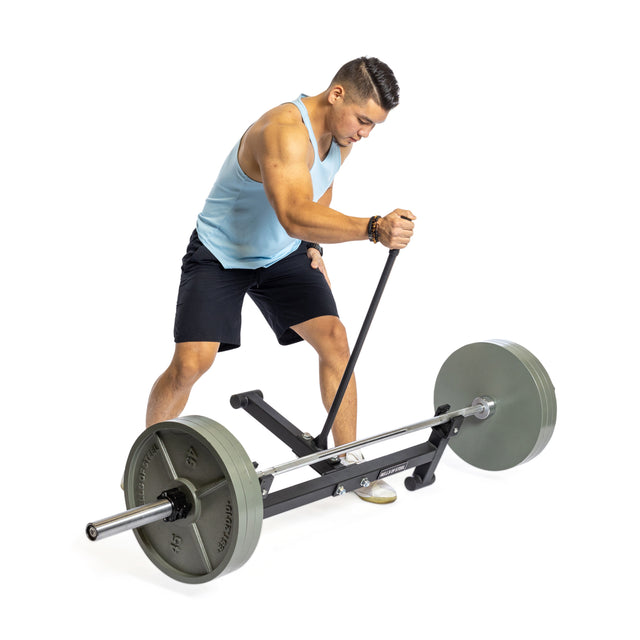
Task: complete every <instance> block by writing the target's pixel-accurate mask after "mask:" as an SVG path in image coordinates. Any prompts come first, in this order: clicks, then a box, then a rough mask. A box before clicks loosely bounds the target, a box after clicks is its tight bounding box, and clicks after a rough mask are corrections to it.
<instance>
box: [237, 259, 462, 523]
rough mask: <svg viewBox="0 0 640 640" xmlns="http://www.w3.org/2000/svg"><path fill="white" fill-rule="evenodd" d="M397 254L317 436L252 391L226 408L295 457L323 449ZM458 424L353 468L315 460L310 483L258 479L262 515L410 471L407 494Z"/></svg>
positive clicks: (429, 471)
mask: <svg viewBox="0 0 640 640" xmlns="http://www.w3.org/2000/svg"><path fill="white" fill-rule="evenodd" d="M397 256H398V250H397V249H393V250H391V251H389V256H388V258H387V262H386V264H385V267H384V270H383V272H382V275H381V276H380V281H379V282H378V286H377V288H376V291H375V293H374V296H373V299H372V301H371V304H370V306H369V310H368V312H367V315H366V316H365V319H364V322H363V325H362V328H361V329H360V334H359V335H358V339H357V341H356V344H355V347H354V349H353V351H352V353H351V356H350V358H349V362H348V363H347V366H346V368H345V371H344V374H343V376H342V380H341V381H340V385H339V387H338V390H337V392H336V395H335V398H334V400H333V403H332V405H331V407H330V409H329V412H328V414H327V419H326V422H325V424H324V426H323V428H322V431H321V432H320V434H319V435H318V436H317V437H316V438H313V437H312V436H311V435H310V434H309V433H305V432H302V431H301V430H300V429H298V428H297V427H296V426H295V425H294V424H292V423H291V422H289V420H287V419H286V418H285V417H284V416H282V415H281V414H280V413H278V412H277V411H276V410H275V409H274V408H273V407H271V406H270V405H269V404H267V403H266V402H265V400H264V396H263V394H262V392H261V391H259V390H257V389H256V390H254V391H247V392H245V393H239V394H236V395H234V396H232V397H231V406H232V407H233V408H234V409H240V408H242V409H244V410H245V411H246V412H247V413H249V415H251V416H253V417H254V418H255V419H256V420H257V421H258V422H260V423H261V424H262V425H263V426H265V427H266V428H267V429H269V431H271V433H273V434H274V435H275V436H276V437H278V438H279V439H280V440H282V442H284V443H285V444H286V445H288V446H289V447H291V450H292V451H293V452H294V453H295V455H297V456H298V457H299V458H301V457H303V456H307V455H309V454H312V453H317V452H319V451H325V450H327V439H328V435H329V432H330V431H331V427H332V426H333V422H334V420H335V417H336V415H337V413H338V409H339V408H340V404H341V402H342V398H343V397H344V394H345V392H346V389H347V386H348V385H349V381H350V380H351V376H352V375H353V371H354V368H355V364H356V360H357V359H358V356H359V354H360V350H361V349H362V345H363V343H364V340H365V338H366V336H367V333H368V331H369V327H370V326H371V322H372V320H373V316H374V314H375V312H376V309H377V307H378V303H379V302H380V298H381V297H382V292H383V291H384V288H385V285H386V283H387V280H388V279H389V274H390V273H391V269H392V267H393V264H394V262H395V259H396V257H397ZM449 408H450V407H449V405H443V406H441V407H438V409H437V411H436V415H442V414H443V413H446V412H447V411H448V410H449ZM463 420H464V418H462V417H460V416H458V417H455V418H453V419H452V420H450V421H448V422H446V423H444V424H441V425H439V426H437V427H432V429H431V435H430V436H429V439H428V440H427V441H426V442H424V443H422V444H419V445H416V446H413V447H409V448H407V449H402V450H401V451H396V452H395V453H391V454H388V455H385V456H381V457H380V458H376V459H374V460H366V461H364V462H361V463H359V464H352V465H343V464H340V461H339V460H323V461H319V462H316V463H314V464H311V465H309V466H310V467H311V468H312V469H314V470H315V471H316V472H317V473H318V474H320V477H319V478H314V479H313V480H309V481H307V482H302V483H299V484H297V485H294V486H291V487H287V488H285V489H282V490H280V491H276V492H274V493H269V492H270V489H271V485H272V483H273V476H272V475H265V476H262V477H261V478H260V485H261V488H262V495H263V498H264V517H265V518H269V517H270V516H274V515H276V514H278V513H283V512H285V511H289V510H290V509H295V508H296V507H300V506H302V505H305V504H309V503H311V502H315V501H316V500H321V499H322V498H327V497H329V496H336V495H342V494H343V493H347V492H349V491H354V490H355V489H358V488H360V487H362V486H366V483H367V482H374V481H375V480H378V479H380V478H385V477H387V476H390V475H392V474H394V473H400V472H402V471H405V470H407V469H412V468H413V469H414V472H413V475H411V476H409V477H407V478H405V487H406V488H407V489H408V490H409V491H415V490H416V489H421V488H423V487H428V486H429V485H430V484H433V482H434V481H435V470H436V467H437V465H438V462H439V461H440V458H441V457H442V454H443V453H444V450H445V448H446V446H447V444H448V443H449V440H450V439H451V438H452V437H453V436H455V435H456V434H457V433H458V431H459V430H460V425H461V424H462V421H463Z"/></svg>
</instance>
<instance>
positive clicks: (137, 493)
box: [124, 416, 263, 583]
mask: <svg viewBox="0 0 640 640" xmlns="http://www.w3.org/2000/svg"><path fill="white" fill-rule="evenodd" d="M174 487H179V488H180V489H181V490H182V491H183V492H184V493H185V494H186V495H187V497H188V499H189V502H191V504H192V505H193V507H192V510H191V512H190V513H189V514H188V516H187V517H186V518H184V519H182V520H176V521H175V522H165V521H160V522H154V523H152V524H148V525H145V526H143V527H139V528H138V529H135V530H134V533H135V536H136V538H137V540H138V542H139V544H140V546H141V547H142V549H143V550H144V552H145V553H146V554H147V556H148V557H149V559H150V560H151V561H152V562H153V563H154V564H155V565H156V566H157V567H158V568H159V569H160V570H161V571H163V572H164V573H166V574H167V575H169V576H170V577H172V578H174V579H176V580H180V581H181V582H190V583H198V582H206V581H208V580H212V579H213V578H216V577H218V576H220V575H222V574H224V573H229V572H230V571H233V570H235V569H238V568H239V567H241V566H242V565H243V564H244V563H245V562H246V561H247V560H248V559H249V558H250V557H251V554H252V553H253V551H254V549H255V547H256V545H257V544H258V539H259V537H260V531H261V528H262V515H263V507H262V493H261V490H260V483H259V481H258V476H257V474H256V472H255V469H254V467H253V464H252V463H251V460H250V459H249V457H248V456H247V454H246V452H245V450H244V449H243V447H242V445H241V444H240V443H239V442H238V440H236V438H235V437H234V436H233V435H232V434H231V433H230V432H229V431H227V430H226V429H225V428H224V427H222V426H221V425H219V424H218V423H217V422H215V421H213V420H210V419H209V418H205V417H203V416H185V417H181V418H177V419H175V420H169V421H167V422H161V423H159V424H157V425H155V426H153V427H151V428H149V429H146V430H145V431H144V432H143V433H142V434H141V435H140V436H139V437H138V439H137V440H136V442H135V443H134V445H133V447H132V448H131V451H130V453H129V458H128V460H127V465H126V467H125V477H124V492H125V501H126V504H127V508H128V509H131V508H133V507H136V506H140V505H142V504H147V503H149V502H154V501H155V500H156V499H157V498H158V496H159V495H160V494H161V493H162V492H163V491H165V490H167V489H171V488H174Z"/></svg>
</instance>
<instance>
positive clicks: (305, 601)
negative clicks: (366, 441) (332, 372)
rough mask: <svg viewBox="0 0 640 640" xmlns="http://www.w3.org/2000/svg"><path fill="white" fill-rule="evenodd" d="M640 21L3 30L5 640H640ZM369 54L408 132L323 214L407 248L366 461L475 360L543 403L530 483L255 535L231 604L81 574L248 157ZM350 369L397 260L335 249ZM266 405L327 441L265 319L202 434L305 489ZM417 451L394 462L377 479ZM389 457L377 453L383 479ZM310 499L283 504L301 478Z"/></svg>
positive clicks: (163, 586) (128, 545)
mask: <svg viewBox="0 0 640 640" xmlns="http://www.w3.org/2000/svg"><path fill="white" fill-rule="evenodd" d="M636 11H637V6H636V3H634V2H622V1H617V0H607V1H606V2H604V1H588V0H583V1H581V2H578V1H575V2H572V1H569V0H553V1H546V0H538V1H536V2H521V1H514V0H511V1H506V0H505V1H497V0H490V1H484V2H480V1H477V2H470V1H462V0H447V1H438V2H429V1H426V2H423V3H416V2H414V1H410V2H409V1H406V0H396V1H395V2H391V3H389V2H384V3H383V2H377V1H375V0H370V1H369V2H365V3H360V2H358V3H356V2H350V1H347V0H343V1H340V2H336V1H333V0H327V1H324V2H318V3H315V4H312V3H309V2H307V3H303V2H298V1H296V2H289V1H275V2H260V3H258V2H238V3H230V2H224V3H223V2H213V1H211V2H189V1H185V2H181V3H176V2H165V1H158V0H156V1H154V2H137V1H135V0H129V1H128V2H120V1H111V2H108V3H107V2H90V1H87V0H85V1H83V2H70V1H64V0H59V1H57V2H29V1H28V0H25V1H22V2H20V3H18V2H7V3H4V4H3V8H2V10H1V11H0V52H1V54H2V61H3V62H2V69H1V71H0V74H1V80H2V85H1V86H2V99H1V101H0V109H1V110H2V117H1V120H0V123H1V124H0V126H1V127H2V139H1V142H0V149H1V150H0V153H1V158H2V160H1V161H2V167H1V171H2V173H1V176H2V192H1V198H2V201H1V203H0V204H1V225H2V230H1V234H0V241H1V243H2V246H1V251H0V260H2V268H1V276H2V298H3V302H2V314H1V322H2V339H3V349H2V365H3V366H2V369H3V384H2V409H3V419H2V424H3V433H4V439H3V445H2V453H3V456H2V458H3V474H2V475H3V477H4V479H5V483H6V484H5V487H4V492H3V495H4V505H3V508H2V510H1V512H2V516H1V517H2V540H3V544H2V549H3V561H2V573H3V578H4V584H5V585H7V586H8V587H9V589H10V591H9V595H8V597H7V596H5V597H4V599H3V600H2V602H1V604H0V606H2V608H3V609H5V612H4V614H3V619H4V620H5V621H6V620H8V619H13V620H17V621H18V625H19V629H20V630H19V632H18V633H14V634H13V636H12V637H27V636H29V637H43V636H44V635H45V634H47V635H49V633H50V632H51V631H53V630H56V631H59V632H60V633H63V634H64V635H65V637H77V636H78V635H80V633H82V634H83V635H88V636H90V637H92V638H114V637H125V638H129V637H135V636H139V635H141V634H144V633H152V634H155V636H156V637H160V638H165V637H166V638H168V637H175V636H176V635H177V634H199V635H200V636H201V637H212V638H213V637H218V636H220V635H221V634H224V635H228V634H230V633H241V632H243V631H244V630H246V631H247V633H251V634H253V635H257V634H261V637H267V638H272V637H283V638H298V637H303V636H306V637H312V638H316V637H318V638H320V637H325V636H326V635H327V634H329V633H331V634H339V635H343V634H344V635H347V634H348V635H350V636H352V635H353V634H358V636H364V635H365V634H367V635H370V634H371V633H372V632H375V635H376V637H389V636H392V635H393V636H397V635H398V634H401V633H411V634H412V635H416V634H420V635H424V636H425V637H433V638H467V637H473V638H539V637H560V636H561V635H562V636H565V637H578V636H584V635H586V634H587V633H589V634H592V635H593V636H594V637H596V636H603V635H604V634H605V633H606V634H607V637H611V638H637V637H638V633H639V631H640V628H639V625H638V620H637V613H634V608H635V606H636V605H637V600H638V578H637V576H638V571H639V570H640V563H639V562H638V551H637V536H638V525H637V524H636V523H635V520H634V519H633V516H634V513H635V512H636V511H637V508H638V498H637V495H638V479H637V473H636V470H635V463H636V459H637V455H638V448H639V446H638V445H639V444H640V442H639V438H638V418H637V407H636V404H637V396H638V374H637V371H638V367H637V361H638V357H639V355H640V354H639V352H638V339H637V324H638V313H637V310H636V309H637V307H636V306H635V298H637V294H638V260H637V257H636V255H637V254H636V246H637V232H636V231H635V230H634V229H635V227H634V218H635V217H636V216H637V215H638V213H639V204H640V202H639V201H640V198H639V189H638V176H639V169H640V166H639V165H640V162H639V153H638V149H639V148H640V130H639V129H640V127H639V122H640V119H639V118H638V114H639V113H640V94H639V84H638V72H639V69H638V66H639V65H638V61H639V60H640V47H639V45H638V29H639V27H640V24H639V20H638V16H637V13H636ZM360 55H374V56H377V57H379V58H381V59H382V60H384V61H386V62H387V63H388V64H389V65H390V66H391V67H392V68H393V69H394V71H395V72H396V75H397V77H398V80H399V83H400V87H401V105H400V106H399V107H398V108H397V109H396V110H395V111H394V112H392V114H391V115H390V116H389V118H388V121H387V122H386V123H385V124H384V125H382V126H380V127H379V128H377V129H376V130H375V131H374V133H373V134H372V136H371V137H370V138H369V139H368V140H366V141H362V142H361V143H359V144H358V145H357V147H356V148H355V149H354V152H353V153H352V154H351V157H350V158H349V160H348V163H347V165H345V167H344V168H343V170H342V171H341V173H340V175H339V176H338V179H337V181H336V187H335V199H334V205H335V207H336V208H337V209H339V210H342V211H344V212H346V213H349V214H351V215H357V216H362V217H369V216H370V215H373V214H374V213H379V214H384V213H386V212H388V211H390V210H392V209H394V208H395V207H403V208H409V209H411V210H413V211H414V213H415V214H416V215H417V216H418V222H417V225H416V234H415V239H414V241H413V242H412V243H411V245H410V247H409V248H408V249H407V250H406V251H404V252H402V253H401V255H400V257H399V259H398V260H397V263H396V267H395V268H394V271H393V273H392V276H391V280H390V282H389V285H388V288H387V291H386V293H385V296H384V297H383V300H382V302H381V306H380V310H379V312H378V315H377V316H376V319H375V321H374V325H373V327H372V330H371V332H370V334H369V338H368V342H367V344H366V345H365V349H364V351H363V354H362V357H361V360H360V362H359V365H358V369H357V377H358V385H359V391H360V395H359V399H360V413H359V416H360V421H359V433H360V435H361V436H363V437H364V436H366V435H373V434H375V433H379V432H381V431H385V430H387V429H391V428H395V427H398V426H403V425H405V424H410V423H413V422H415V421H418V420H422V419H424V418H426V417H429V416H430V415H431V414H432V411H433V406H432V400H431V396H432V388H433V383H434V381H435V377H436V375H437V372H438V370H439V367H440V365H441V363H442V362H443V361H444V360H445V359H446V357H447V356H448V355H449V354H450V353H451V352H453V351H454V350H455V349H457V348H458V347H460V346H462V345H463V344H466V343H468V342H474V341H477V340H482V339H486V338H494V337H499V338H507V339H510V340H514V341H516V342H518V343H520V344H522V345H524V346H525V347H527V348H528V349H530V350H531V351H532V352H533V353H535V354H536V355H537V356H538V358H539V359H540V360H541V361H542V362H543V364H544V365H545V366H546V368H547V370H548V372H549V374H550V375H551V378H552V380H553V381H554V384H555V386H556V390H557V397H558V407H559V410H558V422H557V426H556V430H555V434H554V436H553V438H552V440H551V443H550V444H549V446H548V447H547V449H546V450H545V451H544V452H543V454H542V455H540V456H539V457H537V458H536V459H535V460H533V461H531V462H530V463H528V464H526V465H523V466H520V467H517V468H516V469H513V470H511V471H507V472H503V473H499V474H495V473H487V472H482V471H478V470H475V469H473V468H471V467H469V466H468V465H466V464H465V463H463V462H462V461H460V460H458V459H457V458H456V456H455V455H454V454H453V452H447V454H446V455H445V457H444V459H443V461H442V463H441V466H440V468H439V472H438V474H437V475H438V480H437V482H436V483H435V484H434V485H433V486H432V487H431V488H429V489H426V490H424V491H419V492H416V493H408V492H406V491H405V490H404V488H403V486H402V481H403V476H402V475H398V476H394V477H393V478H392V479H391V482H392V484H393V485H394V486H395V487H396V489H397V490H398V492H399V499H398V501H397V502H396V503H395V504H394V505H391V506H388V507H376V506H372V505H369V504H365V503H363V502H361V501H359V500H358V499H357V498H356V497H355V496H353V495H348V496H346V497H344V498H341V499H329V500H325V501H323V502H320V503H316V504H314V505H310V506H308V507H305V508H301V509H298V510H295V511H293V512H290V513H288V514H283V515H280V516H277V517H275V518H272V519H269V520H267V521H265V523H264V527H263V533H262V536H261V539H260V543H259V544H258V547H257V549H256V552H255V553H254V555H253V556H252V558H251V559H250V560H249V562H248V563H247V564H246V565H245V566H244V567H243V568H242V569H240V570H239V571H237V572H235V573H233V574H230V575H228V576H225V577H223V578H222V579H220V580H216V581H213V582H210V583H207V584H205V585H200V586H190V585H184V584H180V583H177V582H175V581H172V580H170V579H169V578H167V577H165V576H164V574H162V573H160V572H159V571H158V570H157V569H156V568H155V567H154V566H153V565H152V564H151V563H150V562H149V561H148V560H147V559H146V557H145V556H144V554H143V552H142V551H141V549H140V548H139V547H138V545H137V543H136V541H135V539H134V537H133V535H132V534H124V535H122V536H119V537H116V538H111V539H109V540H106V541H104V542H103V543H100V544H90V543H89V542H88V541H87V540H86V539H85V538H84V525H85V523H86V522H87V521H89V520H91V519H95V518H100V517H103V516H107V515H110V514H112V513H115V512H117V511H120V510H121V508H122V507H123V500H122V495H121V491H120V489H119V486H118V485H119V481H120V477H121V474H122V470H123V467H124V463H125V459H126V456H127V453H128V451H129V448H130V446H131V444H132V443H133V441H134V440H135V438H136V437H137V435H138V433H139V432H140V431H141V429H142V426H143V419H144V411H145V406H146V399H147V395H148V392H149V389H150V387H151V384H152V383H153V381H154V380H155V378H156V377H157V376H158V375H159V374H160V372H161V371H162V370H163V369H164V367H166V365H167V364H168V361H169V359H170V357H171V354H172V350H173V344H172V326H173V312H174V305H175V296H176V292H177V284H178V280H179V266H180V260H181V258H182V254H183V252H184V249H185V247H186V244H187V241H188V238H189V235H190V233H191V230H192V229H193V227H194V224H195V218H196V215H197V213H198V211H199V210H200V207H201V206H202V203H203V202H204V198H205V197H206V195H207V193H208V191H209V189H210V187H211V185H212V183H213V180H214V179H215V175H216V173H217V170H218V168H219V166H220V164H221V162H222V160H223V159H224V157H225V156H226V154H227V153H228V151H229V149H230V147H231V146H232V145H233V143H234V142H235V141H236V140H237V138H238V137H239V135H240V134H241V133H242V131H244V129H245V128H246V127H247V126H248V125H249V124H250V123H251V122H252V120H253V119H255V118H256V117H258V116H259V115H260V114H261V113H262V112H264V111H265V110H266V109H268V108H270V107H272V106H274V105H276V104H278V103H280V102H283V101H287V100H290V99H292V98H295V97H296V96H297V95H298V94H299V93H300V92H305V93H308V94H315V93H319V92H321V91H322V90H324V89H325V88H326V85H327V84H328V82H329V80H330V78H331V77H332V75H333V73H334V72H335V71H336V70H337V68H338V67H339V66H340V65H341V64H342V63H343V62H345V61H347V60H350V59H352V58H354V57H357V56H360ZM325 255H326V262H327V264H328V268H329V270H330V275H331V277H332V281H333V286H334V292H335V295H336V298H337V301H338V304H339V307H340V310H341V315H342V318H343V321H344V322H345V324H346V326H347V327H348V330H349V334H350V339H351V340H352V343H353V342H354V341H355V338H356V336H357V332H358V329H359V327H360V323H361V321H362V318H363V317H364V313H365V311H366V307H367V305H368V301H369V299H370V297H371V294H372V293H373V289H374V286H375V283H376V282H377V279H378V276H379V273H380V271H381V269H382V266H383V264H384V260H385V257H386V252H385V250H384V249H383V248H381V247H373V246H372V245H370V244H369V243H361V244H357V245H356V244H351V245H341V246H333V247H327V248H326V253H325ZM252 388H260V389H262V390H263V392H264V394H265V397H266V399H267V400H268V401H269V402H270V403H271V404H272V405H273V406H275V407H276V408H277V409H279V410H280V411H281V412H282V413H284V414H285V415H286V416H287V417H288V418H289V419H291V420H292V421H293V422H294V423H296V424H297V425H298V426H300V427H302V428H303V429H305V430H309V431H312V432H318V431H319V430H320V427H321V425H322V422H323V410H322V407H321V405H320V401H319V394H318V390H317V382H316V364H315V356H314V354H313V353H312V351H311V349H310V348H308V347H307V346H306V345H299V346H295V347H290V348H287V349H283V348H281V347H279V346H278V345H277V343H276V342H275V340H274V338H273V336H272V335H271V333H270V331H269V329H268V327H267V325H266V324H265V323H264V322H263V320H262V319H261V318H260V317H259V315H258V314H257V312H256V311H255V308H254V307H253V305H252V304H251V303H250V302H249V303H247V305H246V307H245V317H244V327H243V348H242V349H240V350H237V351H235V352H232V353H230V354H225V355H224V356H221V357H219V359H218V361H217V362H216V364H215V366H214V367H213V368H212V370H211V371H210V372H209V373H208V374H207V376H205V378H203V379H202V380H201V382H200V383H199V384H198V386H197V387H196V389H195V390H194V393H193V395H192V398H191V401H190V403H189V405H188V407H187V410H186V413H198V414H203V415H207V416H209V417H212V418H214V419H216V420H218V421H219V422H221V423H222V424H224V425H226V426H227V427H228V428H229V429H231V431H233V432H234V433H235V435H236V436H237V437H238V438H239V439H240V441H241V442H242V443H243V445H244V447H245V448H246V449H247V451H248V452H249V455H250V456H251V457H252V459H255V460H257V461H258V462H259V463H260V465H261V466H263V467H264V466H270V465H271V464H275V463H278V462H284V461H286V460H289V459H290V458H291V457H292V454H291V452H290V451H288V450H287V449H286V448H284V447H283V445H281V444H280V443H279V442H277V441H276V440H275V438H273V437H272V436H271V435H269V434H268V433H266V432H265V430H264V429H263V428H262V427H260V426H259V425H258V424H257V423H255V422H254V421H253V420H252V419H251V418H249V416H247V415H245V414H244V413H242V412H236V411H233V410H232V409H231V408H230V406H229V404H228V398H229V396H230V395H231V394H232V393H236V392H239V391H244V390H248V389H252ZM400 446H405V444H403V443H400V441H394V442H393V447H392V448H399V447H400ZM372 453H373V452H372ZM291 481H295V479H292V480H291Z"/></svg>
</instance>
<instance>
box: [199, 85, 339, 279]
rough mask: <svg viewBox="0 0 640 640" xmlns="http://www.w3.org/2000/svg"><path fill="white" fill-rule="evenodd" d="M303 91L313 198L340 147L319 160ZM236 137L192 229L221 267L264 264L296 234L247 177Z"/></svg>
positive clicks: (332, 171)
mask: <svg viewBox="0 0 640 640" xmlns="http://www.w3.org/2000/svg"><path fill="white" fill-rule="evenodd" d="M305 97H306V96H305V95H304V94H302V95H300V97H299V98H298V99H297V100H294V101H293V104H295V105H296V106H297V107H298V109H299V110H300V114H301V115H302V120H303V122H304V124H305V125H306V127H307V130H308V132H309V140H311V144H312V145H313V153H314V161H313V166H312V167H311V170H310V173H311V182H312V183H313V200H314V202H317V201H318V200H319V199H320V198H321V197H322V195H323V194H324V193H325V192H326V190H327V189H328V188H329V187H330V186H331V184H332V183H333V178H334V176H335V175H336V173H337V172H338V169H339V168H340V163H341V156H340V148H339V147H338V145H337V144H336V142H335V141H333V142H332V143H331V147H330V149H329V153H328V154H327V157H326V158H325V159H324V160H320V154H319V153H318V143H317V141H316V138H315V135H314V134H313V129H312V127H311V121H310V120H309V114H308V113H307V109H306V107H305V106H304V104H303V102H302V98H305ZM239 148H240V140H239V141H238V142H237V143H236V145H235V146H234V147H233V149H232V150H231V153H230V154H229V156H228V157H227V159H226V160H225V162H224V164H223V165H222V169H221V170H220V173H219V174H218V178H217V180H216V182H215V184H214V185H213V188H212V189H211V193H210V194H209V197H208V198H207V200H206V202H205V205H204V208H203V210H202V212H201V213H200V214H199V215H198V222H197V225H196V229H197V231H198V237H199V238H200V241H201V242H202V244H204V245H205V247H207V249H209V251H211V253H213V255H214V256H215V257H216V258H217V259H218V260H219V261H220V263H221V264H222V266H223V267H224V268H225V269H258V268H259V267H268V266H270V265H272V264H274V263H275V262H277V261H278V260H281V259H282V258H284V257H286V256H288V255H289V254H290V253H293V252H294V251H295V250H296V249H297V248H298V247H299V246H300V240H297V239H295V238H292V237H291V236H289V235H287V232H286V231H285V230H284V227H283V226H282V225H281V224H280V221H279V220H278V217H277V215H276V212H275V211H274V210H273V207H272V206H271V205H270V204H269V201H268V199H267V196H266V194H265V192H264V188H263V186H262V183H261V182H256V181H255V180H252V179H251V178H249V177H248V176H247V175H246V174H245V173H244V171H243V170H242V169H241V168H240V165H239V163H238V149H239Z"/></svg>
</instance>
